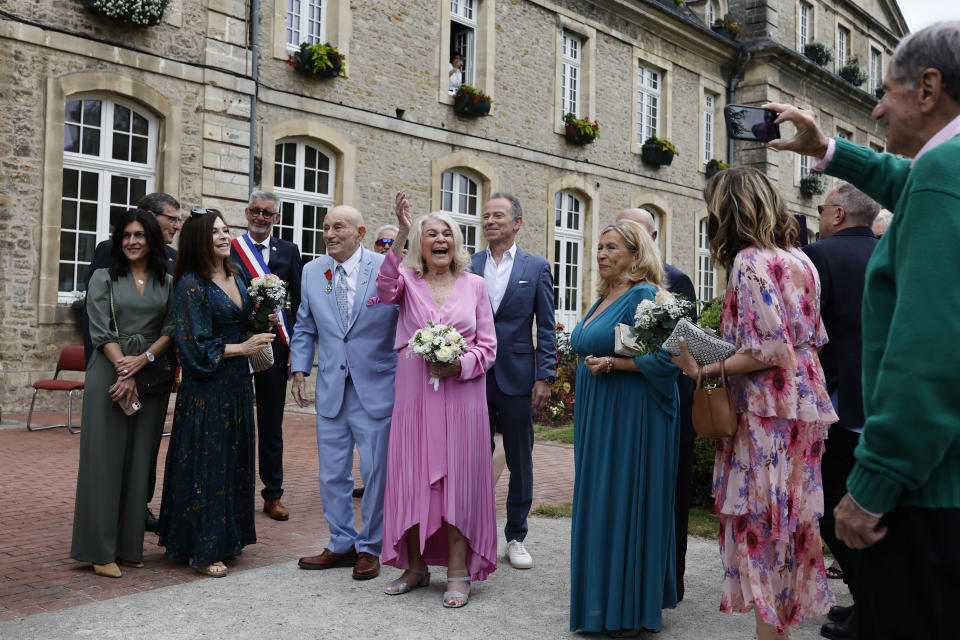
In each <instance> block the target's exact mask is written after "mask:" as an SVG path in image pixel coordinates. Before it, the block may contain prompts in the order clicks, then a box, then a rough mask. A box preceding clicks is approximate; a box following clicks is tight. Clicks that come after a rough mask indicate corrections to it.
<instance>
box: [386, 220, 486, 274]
mask: <svg viewBox="0 0 960 640" xmlns="http://www.w3.org/2000/svg"><path fill="white" fill-rule="evenodd" d="M429 220H436V221H438V222H442V223H443V224H445V225H447V227H448V228H449V229H450V231H451V232H452V233H453V247H452V249H451V251H450V273H452V274H453V275H455V276H456V275H460V274H461V273H463V272H464V271H466V270H467V268H468V267H469V266H470V254H469V253H467V249H466V247H464V246H463V234H462V233H461V232H460V225H458V224H457V223H456V221H454V219H453V218H451V217H450V214H448V213H446V212H444V211H434V212H433V213H424V214H421V215H419V216H417V217H416V218H414V220H413V224H411V225H410V237H409V238H408V239H409V241H410V250H409V251H407V255H406V256H405V257H404V258H403V266H405V267H407V268H409V269H410V270H411V271H413V272H414V273H415V274H417V276H419V277H421V278H422V277H423V275H424V274H425V273H426V272H427V262H426V260H424V259H423V255H422V253H423V225H425V224H426V223H427V221H429Z"/></svg>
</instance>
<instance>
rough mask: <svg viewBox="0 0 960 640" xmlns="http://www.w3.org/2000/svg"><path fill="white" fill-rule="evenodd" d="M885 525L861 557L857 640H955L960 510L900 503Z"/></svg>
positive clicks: (959, 596) (959, 590) (959, 598)
mask: <svg viewBox="0 0 960 640" xmlns="http://www.w3.org/2000/svg"><path fill="white" fill-rule="evenodd" d="M881 523H882V524H883V525H886V527H887V535H886V536H885V537H884V538H883V539H882V540H881V541H880V542H878V543H877V544H875V545H873V546H871V547H867V548H866V549H864V550H863V551H861V552H860V556H859V559H860V564H859V567H858V572H857V581H858V585H859V589H858V590H859V593H858V594H857V638H858V640H907V639H910V640H913V639H917V640H920V639H922V640H948V639H949V640H955V638H957V637H958V635H960V632H958V625H957V619H956V608H957V603H960V552H958V551H957V542H958V539H960V536H958V534H960V509H924V508H921V507H898V508H896V509H894V510H893V511H891V512H890V513H888V514H886V515H885V516H884V517H883V520H882V521H881ZM843 569H844V571H846V567H844V568H843Z"/></svg>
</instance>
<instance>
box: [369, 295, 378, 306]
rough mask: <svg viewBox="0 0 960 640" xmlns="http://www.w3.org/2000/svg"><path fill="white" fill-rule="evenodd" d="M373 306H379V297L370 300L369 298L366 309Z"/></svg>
mask: <svg viewBox="0 0 960 640" xmlns="http://www.w3.org/2000/svg"><path fill="white" fill-rule="evenodd" d="M375 304H380V297H379V296H373V297H372V298H370V299H369V300H367V306H368V307H372V306H373V305H375Z"/></svg>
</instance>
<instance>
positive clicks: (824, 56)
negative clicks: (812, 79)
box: [803, 42, 833, 67]
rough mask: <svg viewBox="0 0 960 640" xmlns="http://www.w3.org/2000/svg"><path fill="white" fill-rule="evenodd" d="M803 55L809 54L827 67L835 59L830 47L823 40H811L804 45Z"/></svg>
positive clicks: (809, 56)
mask: <svg viewBox="0 0 960 640" xmlns="http://www.w3.org/2000/svg"><path fill="white" fill-rule="evenodd" d="M803 55H805V56H807V57H808V58H810V59H811V60H813V61H814V62H816V63H817V64H818V65H820V66H821V67H825V66H827V65H828V64H830V62H831V61H832V60H833V52H832V51H831V50H830V47H828V46H827V45H825V44H823V43H822V42H811V43H810V44H807V45H805V46H804V47H803Z"/></svg>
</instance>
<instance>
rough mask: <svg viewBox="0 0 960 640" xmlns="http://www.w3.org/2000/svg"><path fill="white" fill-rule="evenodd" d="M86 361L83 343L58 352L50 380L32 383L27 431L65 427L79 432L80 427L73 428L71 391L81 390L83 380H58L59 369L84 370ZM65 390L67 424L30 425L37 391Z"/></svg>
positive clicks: (72, 431) (71, 431)
mask: <svg viewBox="0 0 960 640" xmlns="http://www.w3.org/2000/svg"><path fill="white" fill-rule="evenodd" d="M86 370H87V363H86V361H85V358H84V355H83V345H69V346H66V347H64V348H63V350H62V351H61V352H60V359H59V360H57V371H56V373H54V374H53V378H52V379H50V380H37V381H36V382H34V383H33V399H32V400H31V401H30V413H29V414H27V429H28V430H29V431H43V430H44V429H58V428H60V427H66V428H67V430H68V431H69V432H70V433H80V428H79V427H77V429H76V430H74V427H73V423H72V419H73V392H74V391H83V380H58V379H57V378H58V377H59V376H60V372H61V371H86ZM40 390H43V391H66V392H67V424H52V425H50V426H48V427H31V426H30V419H31V418H33V404H34V403H35V402H36V401H37V392H38V391H40Z"/></svg>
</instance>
